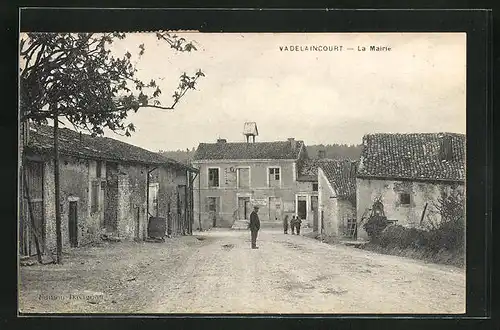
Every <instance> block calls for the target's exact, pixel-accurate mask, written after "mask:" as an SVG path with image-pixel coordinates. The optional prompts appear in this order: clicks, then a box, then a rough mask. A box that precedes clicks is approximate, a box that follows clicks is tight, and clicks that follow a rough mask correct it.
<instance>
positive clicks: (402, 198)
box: [399, 193, 410, 205]
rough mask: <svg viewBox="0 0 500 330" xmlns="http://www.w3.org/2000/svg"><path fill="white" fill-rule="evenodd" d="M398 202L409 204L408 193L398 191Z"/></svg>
mask: <svg viewBox="0 0 500 330" xmlns="http://www.w3.org/2000/svg"><path fill="white" fill-rule="evenodd" d="M399 203H400V204H401V205H410V194H408V193H399Z"/></svg>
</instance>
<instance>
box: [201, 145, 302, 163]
mask: <svg viewBox="0 0 500 330" xmlns="http://www.w3.org/2000/svg"><path fill="white" fill-rule="evenodd" d="M303 145H304V142H303V141H296V147H295V149H292V144H291V143H290V142H289V141H278V142H255V143H246V142H220V143H200V144H199V146H198V148H197V149H196V153H195V155H194V159H195V160H216V159H297V158H298V157H299V153H300V149H301V148H302V146H303Z"/></svg>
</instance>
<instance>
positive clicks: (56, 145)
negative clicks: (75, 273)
mask: <svg viewBox="0 0 500 330" xmlns="http://www.w3.org/2000/svg"><path fill="white" fill-rule="evenodd" d="M54 187H55V200H56V205H55V206H56V245H57V257H56V263H58V264H60V263H61V262H62V237H61V204H60V186H59V116H58V112H57V111H56V112H55V114H54Z"/></svg>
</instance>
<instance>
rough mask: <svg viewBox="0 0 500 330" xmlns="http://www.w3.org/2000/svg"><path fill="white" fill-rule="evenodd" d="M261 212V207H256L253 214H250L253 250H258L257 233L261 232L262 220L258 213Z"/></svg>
mask: <svg viewBox="0 0 500 330" xmlns="http://www.w3.org/2000/svg"><path fill="white" fill-rule="evenodd" d="M258 212H259V207H258V206H257V205H255V206H254V207H253V212H252V213H250V224H249V226H248V227H249V228H250V232H251V234H252V249H258V247H257V233H258V232H259V229H260V220H259V216H258V214H257V213H258Z"/></svg>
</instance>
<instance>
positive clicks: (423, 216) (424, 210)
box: [420, 203, 429, 225]
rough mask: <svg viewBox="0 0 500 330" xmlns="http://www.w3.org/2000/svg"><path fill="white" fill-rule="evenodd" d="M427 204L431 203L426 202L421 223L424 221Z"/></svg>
mask: <svg viewBox="0 0 500 330" xmlns="http://www.w3.org/2000/svg"><path fill="white" fill-rule="evenodd" d="M427 204H429V203H425V206H424V210H423V211H422V216H421V217H420V225H422V222H423V221H424V215H425V211H426V210H427Z"/></svg>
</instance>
